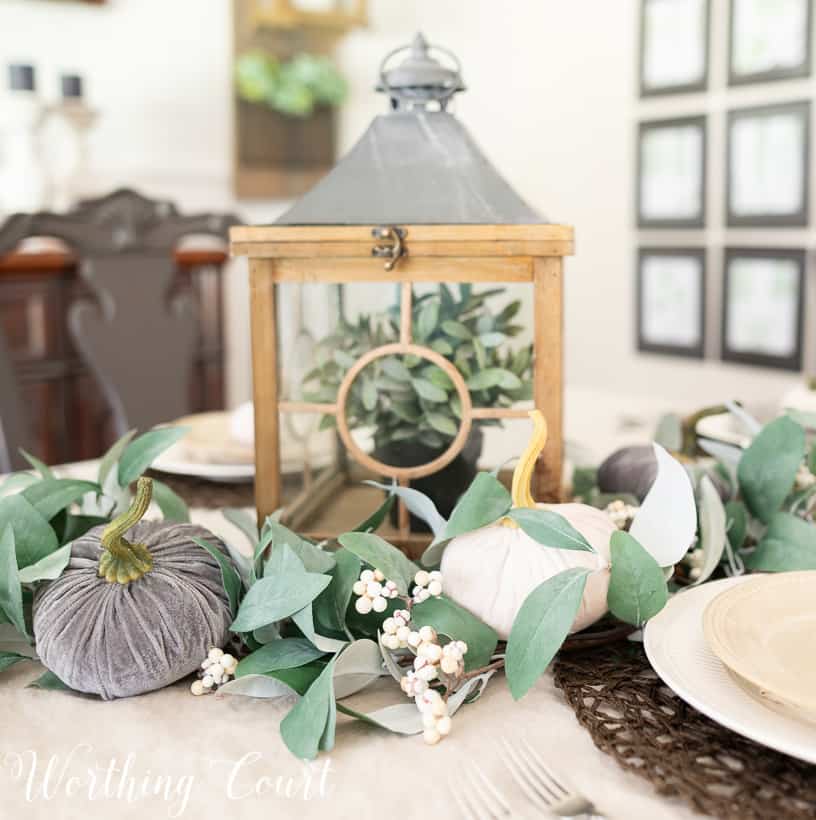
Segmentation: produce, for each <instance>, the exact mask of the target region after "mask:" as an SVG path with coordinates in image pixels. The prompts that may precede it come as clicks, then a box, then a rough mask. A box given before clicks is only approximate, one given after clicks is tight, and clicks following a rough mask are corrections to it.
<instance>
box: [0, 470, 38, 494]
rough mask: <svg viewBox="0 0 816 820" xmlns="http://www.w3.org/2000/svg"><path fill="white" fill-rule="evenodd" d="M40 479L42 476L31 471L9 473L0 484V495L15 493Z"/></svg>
mask: <svg viewBox="0 0 816 820" xmlns="http://www.w3.org/2000/svg"><path fill="white" fill-rule="evenodd" d="M41 480H42V476H36V475H34V474H33V473H28V472H24V473H11V475H9V476H7V477H6V479H5V481H3V483H2V484H0V495H8V494H9V493H17V492H19V491H20V490H23V489H25V488H26V487H30V486H31V485H32V484H36V483H37V482H38V481H41Z"/></svg>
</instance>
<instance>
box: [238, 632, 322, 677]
mask: <svg viewBox="0 0 816 820" xmlns="http://www.w3.org/2000/svg"><path fill="white" fill-rule="evenodd" d="M322 656H323V653H322V652H321V651H320V650H319V649H316V648H315V647H314V646H313V645H312V644H311V643H310V642H309V641H307V640H306V639H305V638H281V639H280V640H277V641H272V643H268V644H266V645H265V646H262V647H261V648H260V649H256V650H255V651H254V652H253V653H252V654H250V655H247V656H246V657H245V658H243V660H241V661H240V662H239V663H238V667H237V669H236V670H235V677H236V678H240V677H244V676H245V675H263V674H266V673H267V672H276V671H278V670H280V669H293V668H294V667H297V666H303V665H304V664H307V663H310V662H311V661H313V660H316V659H317V658H320V657H322Z"/></svg>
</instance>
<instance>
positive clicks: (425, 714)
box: [415, 689, 451, 746]
mask: <svg viewBox="0 0 816 820" xmlns="http://www.w3.org/2000/svg"><path fill="white" fill-rule="evenodd" d="M415 701H416V705H417V708H418V709H419V711H420V712H421V713H422V725H423V726H424V731H423V732H422V737H423V738H424V740H425V742H426V743H428V744H430V745H431V746H433V744H434V743H439V741H440V740H441V739H442V738H443V737H444V736H445V735H448V734H450V730H451V719H450V715H449V714H448V704H447V701H445V700H444V699H443V698H442V695H440V694H439V692H437V691H436V689H426V690H425V691H424V692H423V693H422V694H421V695H418V696H417V697H416V698H415Z"/></svg>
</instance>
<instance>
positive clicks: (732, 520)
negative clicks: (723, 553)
mask: <svg viewBox="0 0 816 820" xmlns="http://www.w3.org/2000/svg"><path fill="white" fill-rule="evenodd" d="M725 517H726V528H727V533H728V542H729V544H731V546H732V547H733V548H734V549H735V550H738V549H741V548H742V545H743V544H744V543H745V536H746V535H747V534H748V511H747V510H746V509H745V504H743V503H742V501H729V502H728V503H727V504H726V505H725Z"/></svg>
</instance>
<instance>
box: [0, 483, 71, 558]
mask: <svg viewBox="0 0 816 820" xmlns="http://www.w3.org/2000/svg"><path fill="white" fill-rule="evenodd" d="M8 526H11V528H12V530H13V531H14V543H15V545H16V549H17V565H18V566H19V567H20V569H24V568H25V567H27V566H30V565H31V564H36V563H37V561H39V560H40V559H41V558H45V557H46V556H47V555H50V554H51V553H52V552H54V550H56V549H58V548H59V542H58V540H57V535H56V533H55V532H54V530H53V529H52V528H51V527H50V526H48V521H47V520H46V519H45V518H43V516H42V515H40V513H38V512H37V510H35V509H34V506H33V505H32V504H31V503H30V502H29V501H27V500H26V499H25V498H23V496H22V495H10V496H6V497H5V498H3V499H0V531H2V530H4V529H5V528H6V527H8Z"/></svg>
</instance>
